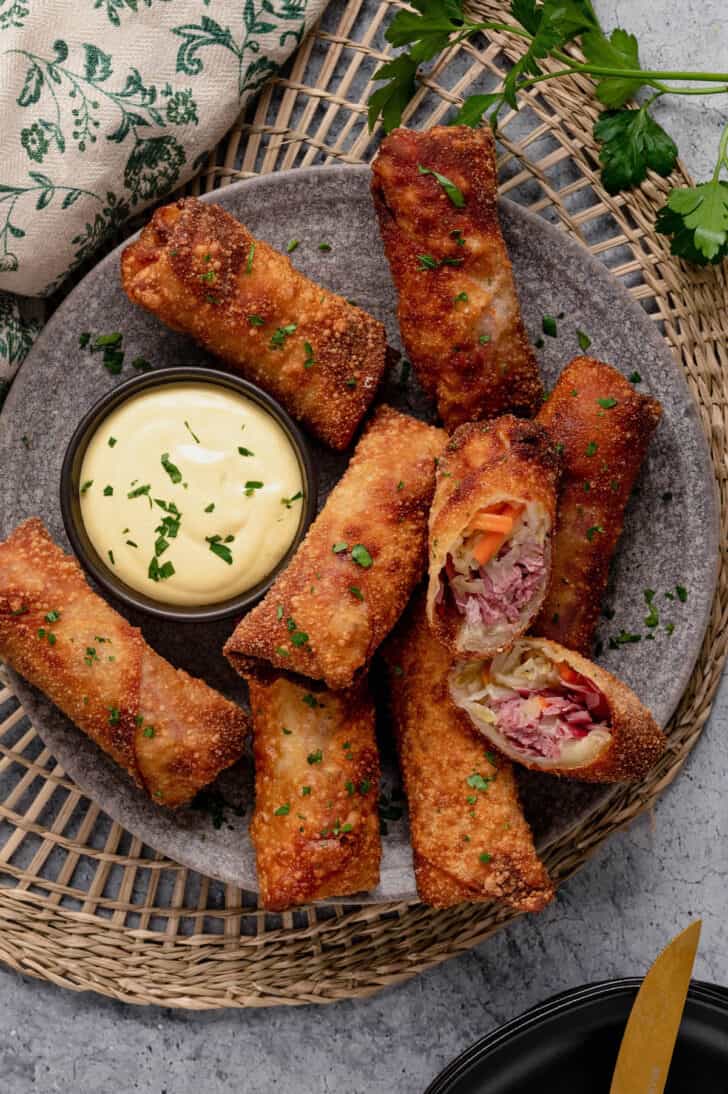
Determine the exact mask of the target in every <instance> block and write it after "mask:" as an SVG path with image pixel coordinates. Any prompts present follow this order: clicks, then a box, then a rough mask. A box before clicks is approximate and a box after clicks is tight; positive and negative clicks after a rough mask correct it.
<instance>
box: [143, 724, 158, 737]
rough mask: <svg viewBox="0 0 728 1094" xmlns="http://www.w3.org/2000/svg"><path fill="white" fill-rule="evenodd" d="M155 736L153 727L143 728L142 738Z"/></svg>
mask: <svg viewBox="0 0 728 1094" xmlns="http://www.w3.org/2000/svg"><path fill="white" fill-rule="evenodd" d="M154 734H155V729H154V726H145V727H144V730H143V732H142V736H143V737H153V736H154Z"/></svg>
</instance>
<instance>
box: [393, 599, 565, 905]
mask: <svg viewBox="0 0 728 1094" xmlns="http://www.w3.org/2000/svg"><path fill="white" fill-rule="evenodd" d="M383 651H384V657H385V661H386V663H387V669H388V680H389V688H390V697H391V708H392V716H393V721H394V727H395V733H396V738H397V748H398V752H399V760H400V766H401V769H402V776H403V779H404V786H405V793H406V796H407V802H408V807H409V819H410V831H411V839H412V849H413V858H414V867H415V878H416V881H417V892H418V894H419V896H420V899H421V900H423V901H424V902H425V904H430V905H432V906H433V907H435V908H447V907H450V906H451V905H453V904H461V903H463V902H465V901H474V902H478V901H490V900H498V901H502V902H503V903H504V904H507V905H508V906H509V907H511V908H516V909H518V910H519V911H538V910H540V909H541V908H543V907H544V906H545V905H546V904H548V902H549V901H550V900H551V899H552V897H553V887H552V885H551V881H550V879H549V876H548V874H547V872H546V870H545V869H544V867H543V865H542V864H541V862H540V861H539V859H538V856H537V854H536V851H535V849H534V845H533V837H532V835H531V830H530V828H529V826H528V823H527V821H526V819H525V817H524V815H523V811H522V809H521V805H520V802H519V799H518V790H517V787H516V782H515V778H514V776H513V768H512V766H511V764H510V763H509V762H508V760H507V759H505V757H503V756H501V755H498V754H496V753H495V752H493V751H491V750H490V748H489V747H488V746H487V745H485V743H484V742H483V738H482V737H480V735H479V734H477V733H475V732H474V731H473V729H472V727H471V725H470V722H469V719H468V718H467V717H466V716H465V715H464V714H463V713H462V712H461V711H459V710H457V709H456V708H455V707H454V706H453V704H452V702H451V701H450V697H449V695H448V688H447V676H448V672H449V670H450V665H451V660H450V656H449V654H448V653H447V651H446V650H445V649H444V647H442V646H441V645H440V643H439V642H437V640H436V639H435V638H434V637H433V635H432V633H431V631H430V630H429V628H428V626H427V621H426V619H425V611H424V598H422V597H418V598H417V600H416V601H415V602H414V604H413V605H412V606H411V607H410V608H409V609H408V610H407V613H406V614H405V616H404V618H403V619H402V622H401V623H400V624H399V626H398V627H397V629H396V630H395V632H394V634H393V635H392V637H391V638H390V639H388V640H387V642H386V643H385V646H384V647H383ZM478 776H479V777H480V778H478Z"/></svg>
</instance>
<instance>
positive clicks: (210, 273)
mask: <svg viewBox="0 0 728 1094" xmlns="http://www.w3.org/2000/svg"><path fill="white" fill-rule="evenodd" d="M216 278H217V274H216V273H215V271H214V270H205V272H204V273H201V274H200V281H209V282H213V281H215V279H216Z"/></svg>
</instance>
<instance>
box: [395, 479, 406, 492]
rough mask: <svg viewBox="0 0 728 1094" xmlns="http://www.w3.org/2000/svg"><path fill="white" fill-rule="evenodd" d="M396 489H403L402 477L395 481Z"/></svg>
mask: <svg viewBox="0 0 728 1094" xmlns="http://www.w3.org/2000/svg"><path fill="white" fill-rule="evenodd" d="M397 489H398V490H404V482H403V481H402V479H400V480H399V482H398V483H397Z"/></svg>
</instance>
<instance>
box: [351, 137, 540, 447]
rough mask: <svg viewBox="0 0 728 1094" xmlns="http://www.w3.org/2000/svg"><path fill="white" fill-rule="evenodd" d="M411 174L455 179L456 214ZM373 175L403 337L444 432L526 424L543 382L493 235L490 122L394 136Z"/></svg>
mask: <svg viewBox="0 0 728 1094" xmlns="http://www.w3.org/2000/svg"><path fill="white" fill-rule="evenodd" d="M421 167H423V168H426V169H429V170H430V171H436V172H438V173H439V174H441V175H443V176H445V178H446V179H447V180H449V181H450V182H452V183H454V185H455V186H456V187H457V188H458V189H459V190H460V193H461V194H462V196H463V198H464V204H463V205H462V207H461V208H459V207H458V206H457V205H455V204H453V202H452V200H451V199H450V197H448V194H447V192H446V190H445V188H444V187H443V186H442V185H441V184H440V182H438V180H437V179H436V178H435V177H434V176H433V175H432V174H423V173H421V171H420V168H421ZM372 170H373V177H372V196H373V198H374V206H375V208H376V210H377V216H378V217H379V227H380V231H381V233H382V239H383V241H384V250H385V252H386V255H387V259H388V261H389V266H390V270H391V273H392V279H393V281H394V284H395V287H396V289H397V294H398V300H399V303H398V312H397V314H398V317H399V327H400V331H401V334H402V340H403V342H404V345H405V348H406V350H407V354H408V355H409V357H410V358H411V360H412V364H413V365H414V367H415V371H416V373H417V376H418V378H419V381H420V383H421V384H422V386H423V387H424V388H425V390H426V391H427V392H428V393H429V394H430V395H431V396H432V397H433V398H434V399H435V400H436V402H437V409H438V413H439V415H440V417H441V418H442V420H443V422H444V423H445V425H446V427H447V428H448V429H454V428H455V427H456V426H458V425H462V423H463V422H467V421H473V420H475V419H477V418H491V417H495V416H496V415H498V414H503V413H505V412H506V411H513V413H515V414H518V415H521V416H525V417H532V416H533V415H534V414H535V413H536V412H537V410H538V408H539V406H540V405H541V399H542V395H543V386H542V384H541V378H540V376H539V372H538V367H537V364H536V359H535V357H534V354H533V349H532V348H531V343H530V342H529V340H528V337H527V335H526V331H525V329H524V326H523V321H522V319H521V312H520V307H519V304H518V296H517V293H516V287H515V283H514V280H513V271H512V268H511V263H510V259H509V258H508V252H507V251H506V246H505V243H504V242H503V236H502V235H501V229H500V222H499V220H498V205H497V185H498V180H497V174H496V163H495V140H494V138H493V134H492V132H491V129H490V127H489V126H484V127H483V128H482V129H471V128H470V127H469V126H452V125H441V126H435V127H434V128H432V129H429V130H425V131H423V132H421V133H416V132H413V131H412V130H408V129H395V130H394V131H393V132H392V133H390V134H389V136H387V137H385V138H384V140H383V141H382V143H381V145H380V147H379V152H378V153H377V156H376V159H375V160H374V163H373V165H372ZM422 256H424V257H422ZM433 267H434V268H433ZM462 294H465V297H463V295H462Z"/></svg>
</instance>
